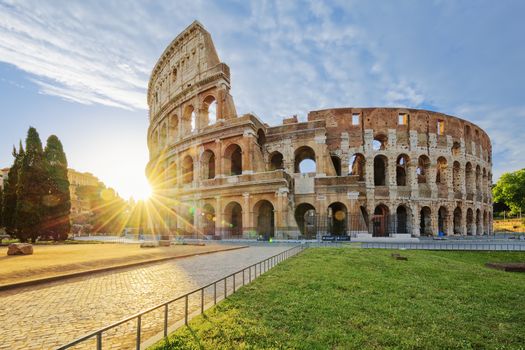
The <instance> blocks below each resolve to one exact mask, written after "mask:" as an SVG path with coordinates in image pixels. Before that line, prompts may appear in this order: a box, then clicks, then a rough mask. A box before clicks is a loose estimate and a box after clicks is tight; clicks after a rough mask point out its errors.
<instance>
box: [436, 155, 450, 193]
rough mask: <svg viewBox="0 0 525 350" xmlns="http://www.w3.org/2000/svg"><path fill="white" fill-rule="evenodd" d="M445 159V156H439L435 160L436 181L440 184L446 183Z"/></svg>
mask: <svg viewBox="0 0 525 350" xmlns="http://www.w3.org/2000/svg"><path fill="white" fill-rule="evenodd" d="M447 167H448V164H447V160H446V159H445V157H439V158H438V160H437V169H436V183H437V184H439V185H442V186H446V185H447Z"/></svg>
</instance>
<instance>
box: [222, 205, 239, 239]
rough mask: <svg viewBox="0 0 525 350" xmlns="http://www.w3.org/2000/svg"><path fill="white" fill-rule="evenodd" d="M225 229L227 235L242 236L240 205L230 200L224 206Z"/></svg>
mask: <svg viewBox="0 0 525 350" xmlns="http://www.w3.org/2000/svg"><path fill="white" fill-rule="evenodd" d="M224 218H225V220H226V222H225V226H226V228H225V231H226V234H227V235H228V236H233V237H238V236H242V207H241V205H240V204H239V203H237V202H230V203H228V205H227V206H226V207H225V208H224Z"/></svg>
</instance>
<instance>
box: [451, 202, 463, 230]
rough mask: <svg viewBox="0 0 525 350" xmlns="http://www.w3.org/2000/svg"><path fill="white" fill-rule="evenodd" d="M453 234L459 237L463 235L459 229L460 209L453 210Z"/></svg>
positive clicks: (460, 228)
mask: <svg viewBox="0 0 525 350" xmlns="http://www.w3.org/2000/svg"><path fill="white" fill-rule="evenodd" d="M453 220H454V223H453V224H454V234H455V235H461V234H463V229H462V227H461V208H459V207H457V208H456V209H454V219H453Z"/></svg>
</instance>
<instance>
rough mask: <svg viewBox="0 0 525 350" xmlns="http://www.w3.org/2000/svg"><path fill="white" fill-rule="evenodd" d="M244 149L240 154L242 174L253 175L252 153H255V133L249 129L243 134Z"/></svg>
mask: <svg viewBox="0 0 525 350" xmlns="http://www.w3.org/2000/svg"><path fill="white" fill-rule="evenodd" d="M242 136H243V141H244V148H243V152H242V174H253V169H254V166H253V161H254V159H253V153H254V152H255V149H254V143H255V142H256V135H255V132H254V131H253V130H251V129H249V130H245V131H244V133H243V135H242Z"/></svg>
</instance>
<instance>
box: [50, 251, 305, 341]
mask: <svg viewBox="0 0 525 350" xmlns="http://www.w3.org/2000/svg"><path fill="white" fill-rule="evenodd" d="M306 248H307V245H305V244H303V245H298V246H295V247H293V248H290V249H288V250H285V251H283V252H281V253H279V254H276V255H273V256H271V257H269V258H267V259H264V260H261V261H259V262H258V263H255V264H253V265H250V266H248V267H245V268H244V269H242V270H239V271H236V272H234V273H232V274H229V275H228V276H225V277H223V278H221V279H218V280H216V281H214V282H211V283H209V284H207V285H205V286H203V287H200V288H198V289H195V290H192V291H191V292H189V293H186V294H184V295H181V296H179V297H177V298H175V299H171V300H169V301H167V302H164V303H162V304H159V305H156V306H154V307H151V308H149V309H147V310H145V311H142V312H139V313H137V314H134V315H132V316H129V317H127V318H125V319H123V320H120V321H118V322H115V323H113V324H111V325H109V326H106V327H103V328H101V329H99V330H97V331H94V332H92V333H89V334H87V335H85V336H83V337H80V338H78V339H76V340H74V341H72V342H70V343H68V344H65V345H63V346H61V347H59V348H57V350H62V349H69V348H71V347H73V346H75V345H78V344H80V343H83V342H85V341H87V340H91V339H93V338H96V349H97V350H101V349H102V335H103V333H104V332H107V331H109V330H111V329H113V328H115V327H117V326H120V325H122V324H124V323H127V322H130V321H133V320H135V319H136V325H137V327H136V334H135V348H136V349H137V350H140V348H141V335H142V334H141V326H142V317H143V316H144V315H146V314H148V313H150V312H152V311H155V310H159V309H161V308H163V311H164V312H163V314H164V324H163V335H164V337H167V336H168V308H169V305H170V304H172V303H175V302H177V301H180V300H184V325H188V321H189V316H190V313H189V308H188V300H189V297H190V296H191V295H193V294H197V293H198V294H200V301H201V302H200V314H203V313H204V309H205V307H204V306H205V297H204V291H205V289H206V288H210V287H212V286H213V305H215V304H217V301H218V300H219V298H218V295H217V285H222V284H224V294H223V295H224V297H223V299H226V297H228V295H231V294H232V293H234V292H235V291H236V290H237V288H239V287H242V286H244V285H246V284H248V283H250V282H252V281H253V280H254V279H255V278H257V277H259V276H260V275H261V274H263V273H265V272H266V271H268V270H270V269H271V268H273V267H274V266H276V265H277V264H279V263H280V262H282V261H284V260H286V259H288V258H290V257H292V256H294V255H296V254H297V253H300V252H301V251H303V250H304V249H306ZM240 274H242V284H240V283H237V281H236V276H237V275H240ZM228 279H231V280H232V281H231V283H233V292H232V293H230V294H228V288H227V283H228Z"/></svg>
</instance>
